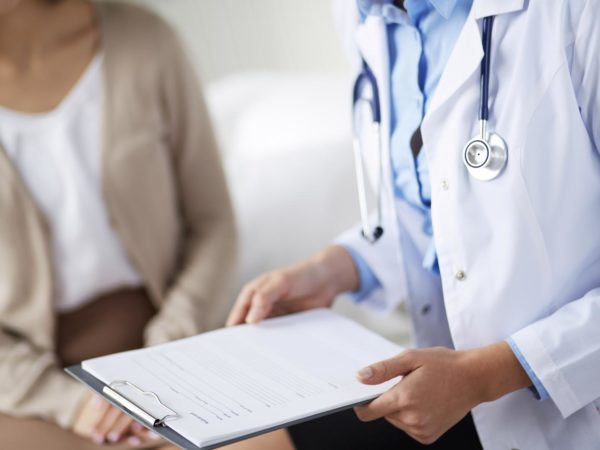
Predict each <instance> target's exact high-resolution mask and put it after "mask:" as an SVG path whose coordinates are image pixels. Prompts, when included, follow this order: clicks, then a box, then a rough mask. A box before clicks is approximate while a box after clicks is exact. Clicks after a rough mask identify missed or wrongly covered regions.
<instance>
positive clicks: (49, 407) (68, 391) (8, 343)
mask: <svg viewBox="0 0 600 450" xmlns="http://www.w3.org/2000/svg"><path fill="white" fill-rule="evenodd" d="M0 361H2V363H1V364H0V380H2V383H0V411H2V412H4V413H6V414H9V415H11V416H15V417H37V418H40V419H44V420H47V421H50V422H54V423H57V424H58V425H59V426H61V427H63V428H70V427H71V426H72V424H73V422H74V421H75V417H76V415H77V413H78V411H79V408H81V406H82V404H83V401H84V399H85V398H86V396H87V395H88V390H87V388H86V387H85V386H83V385H82V384H79V383H78V382H77V381H75V380H74V379H73V378H71V377H69V376H68V375H67V374H66V373H64V372H63V371H62V369H61V367H60V365H59V364H58V362H57V360H56V356H55V354H54V353H53V352H51V351H43V350H40V349H37V348H36V347H35V346H34V345H32V344H31V343H29V342H28V341H27V340H26V339H25V338H23V337H20V336H14V335H12V334H10V333H8V332H6V331H5V330H0Z"/></svg>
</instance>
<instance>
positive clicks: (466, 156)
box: [463, 133, 508, 181]
mask: <svg viewBox="0 0 600 450" xmlns="http://www.w3.org/2000/svg"><path fill="white" fill-rule="evenodd" d="M507 160H508V147H507V145H506V142H504V139H502V138H501V137H500V135H498V134H496V133H489V134H488V135H487V136H486V137H485V138H484V137H482V136H478V137H476V138H473V139H471V140H470V141H469V142H467V145H465V149H464V152H463V162H464V163H465V166H466V168H467V170H468V171H469V173H470V174H471V176H472V177H473V178H476V179H478V180H480V181H490V180H493V179H494V178H496V177H497V176H498V175H500V173H502V170H503V169H504V167H505V166H506V162H507Z"/></svg>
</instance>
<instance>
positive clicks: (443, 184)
mask: <svg viewBox="0 0 600 450" xmlns="http://www.w3.org/2000/svg"><path fill="white" fill-rule="evenodd" d="M449 187H450V185H449V184H448V180H442V189H443V190H445V191H447V190H448V188H449Z"/></svg>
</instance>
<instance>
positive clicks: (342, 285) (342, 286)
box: [309, 245, 359, 295]
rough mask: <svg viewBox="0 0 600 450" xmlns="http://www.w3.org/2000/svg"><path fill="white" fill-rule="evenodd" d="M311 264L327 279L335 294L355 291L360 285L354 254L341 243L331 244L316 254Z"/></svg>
mask: <svg viewBox="0 0 600 450" xmlns="http://www.w3.org/2000/svg"><path fill="white" fill-rule="evenodd" d="M309 264H312V265H313V267H314V268H315V269H316V272H317V274H318V276H319V277H321V278H322V279H324V280H327V283H328V284H329V286H330V288H331V289H332V291H334V294H335V295H338V294H341V293H342V292H349V291H355V290H357V289H358V287H359V276H358V272H357V269H356V266H355V265H354V260H353V259H352V255H350V253H349V252H348V251H347V250H346V249H345V248H344V247H342V246H340V245H330V246H328V247H325V248H324V249H323V250H321V251H320V252H318V253H317V254H316V255H314V256H313V257H312V258H311V259H310V260H309Z"/></svg>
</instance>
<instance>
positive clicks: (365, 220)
mask: <svg viewBox="0 0 600 450" xmlns="http://www.w3.org/2000/svg"><path fill="white" fill-rule="evenodd" d="M493 24H494V16H489V17H485V18H484V19H483V26H482V44H483V50H484V54H483V60H482V62H481V74H480V83H479V91H480V94H479V134H478V135H477V136H475V137H474V138H473V139H471V140H470V141H469V142H467V144H466V145H465V148H464V150H463V163H464V164H465V167H466V168H467V170H468V172H469V174H470V175H471V176H472V177H473V178H475V179H477V180H481V181H489V180H493V179H494V178H496V177H497V176H498V175H500V173H501V172H502V170H503V169H504V167H505V166H506V162H507V160H508V147H507V145H506V142H505V141H504V139H502V137H501V136H500V135H499V134H497V133H492V132H489V131H488V129H487V128H488V117H489V107H488V103H489V85H490V63H491V58H492V27H493ZM352 104H353V124H352V125H353V131H354V139H353V149H354V166H355V170H356V182H357V187H358V201H359V207H360V217H361V226H362V235H363V236H364V238H365V239H366V240H367V241H368V242H370V243H375V242H376V241H377V240H378V239H379V238H380V237H381V236H382V235H383V226H382V210H381V206H382V205H381V204H382V193H383V177H382V170H383V156H384V155H383V148H382V145H381V105H380V102H379V89H378V87H377V80H376V79H375V76H374V75H373V72H372V71H371V69H370V68H369V66H368V64H367V63H366V61H364V59H363V61H362V70H361V72H360V73H359V75H358V77H357V78H356V81H355V83H354V89H353V92H352ZM361 104H363V105H366V106H367V107H368V110H369V112H370V115H371V126H372V129H373V135H374V139H375V140H376V141H377V145H378V167H377V171H378V176H379V181H378V183H377V192H376V195H377V212H376V215H377V223H376V225H375V226H371V222H370V220H369V208H368V203H367V187H366V186H367V185H366V180H365V174H364V168H365V161H364V159H363V152H362V146H361V142H360V130H359V126H360V123H361V121H360V120H358V119H359V118H358V117H357V116H358V114H357V111H359V110H360V108H359V106H360V105H361ZM418 177H419V175H418V174H417V178H418ZM419 183H420V180H419Z"/></svg>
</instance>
